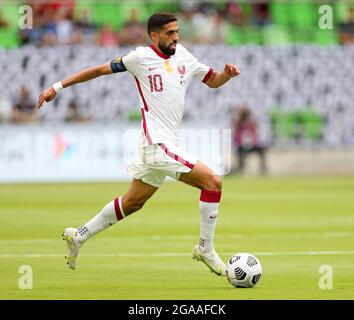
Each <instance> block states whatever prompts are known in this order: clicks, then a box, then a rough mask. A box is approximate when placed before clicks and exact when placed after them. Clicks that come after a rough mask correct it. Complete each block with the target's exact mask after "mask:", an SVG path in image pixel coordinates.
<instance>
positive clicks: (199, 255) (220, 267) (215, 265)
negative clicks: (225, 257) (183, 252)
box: [192, 245, 226, 276]
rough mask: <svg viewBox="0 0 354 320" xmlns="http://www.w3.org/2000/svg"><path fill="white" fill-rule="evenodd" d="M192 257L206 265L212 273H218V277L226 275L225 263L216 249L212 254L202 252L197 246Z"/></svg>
mask: <svg viewBox="0 0 354 320" xmlns="http://www.w3.org/2000/svg"><path fill="white" fill-rule="evenodd" d="M192 255H193V259H197V261H201V262H203V263H205V265H206V266H207V267H208V268H209V269H210V271H211V272H214V273H216V274H217V275H218V276H225V275H226V271H225V270H226V266H225V263H224V262H223V261H222V260H221V259H220V257H219V255H218V254H217V253H216V252H215V250H214V249H213V251H211V252H201V251H200V248H199V245H196V246H195V247H194V248H193V251H192Z"/></svg>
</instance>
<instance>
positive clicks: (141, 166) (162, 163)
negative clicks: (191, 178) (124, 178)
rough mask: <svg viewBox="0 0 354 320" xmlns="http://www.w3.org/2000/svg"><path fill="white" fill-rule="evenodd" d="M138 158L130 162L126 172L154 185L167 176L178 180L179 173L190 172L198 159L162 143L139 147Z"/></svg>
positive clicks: (158, 185) (162, 181)
mask: <svg viewBox="0 0 354 320" xmlns="http://www.w3.org/2000/svg"><path fill="white" fill-rule="evenodd" d="M139 157H140V159H139V160H136V161H133V162H131V163H130V164H129V165H128V167H127V170H128V173H129V174H130V175H131V176H132V177H133V178H134V179H137V180H142V181H143V182H145V183H148V184H150V185H152V186H154V187H157V188H158V187H160V186H161V185H162V184H163V183H164V181H165V179H166V177H167V176H169V177H171V178H173V179H176V180H179V177H180V175H181V173H186V172H190V171H191V170H192V169H193V167H194V165H195V164H196V163H197V161H198V159H197V158H196V157H194V156H193V155H191V154H189V153H187V152H185V151H183V150H181V149H180V148H178V147H174V146H173V147H171V146H166V145H165V144H163V143H158V144H152V145H149V146H146V147H141V148H140V149H139Z"/></svg>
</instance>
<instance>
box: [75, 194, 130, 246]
mask: <svg viewBox="0 0 354 320" xmlns="http://www.w3.org/2000/svg"><path fill="white" fill-rule="evenodd" d="M123 218H125V214H124V211H123V207H122V197H117V198H115V199H114V200H112V201H111V202H109V203H108V204H106V205H105V206H104V207H103V209H102V210H101V211H100V212H99V213H98V214H97V215H96V216H94V217H93V218H92V219H91V220H90V221H88V222H87V223H86V224H85V225H84V226H82V227H80V228H78V232H77V240H79V241H80V242H85V241H86V240H87V239H89V238H90V237H92V236H94V235H95V234H96V233H99V232H101V231H103V230H105V229H107V228H108V227H110V226H112V225H114V224H116V223H117V221H119V220H122V219H123Z"/></svg>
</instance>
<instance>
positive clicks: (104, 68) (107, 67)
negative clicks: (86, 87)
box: [37, 62, 113, 109]
mask: <svg viewBox="0 0 354 320" xmlns="http://www.w3.org/2000/svg"><path fill="white" fill-rule="evenodd" d="M111 73H113V72H112V68H111V64H110V62H107V63H104V64H102V65H99V66H96V67H91V68H88V69H85V70H83V71H79V72H77V73H74V74H73V75H71V76H70V77H68V78H66V79H65V80H62V81H60V82H57V83H55V84H54V85H53V86H51V87H49V88H48V89H46V90H44V91H43V92H42V94H41V95H40V96H39V98H38V103H37V107H38V109H40V108H41V107H42V106H43V103H44V102H49V101H52V100H53V99H54V98H55V97H56V95H57V93H58V92H59V91H60V90H61V89H63V88H67V87H70V86H72V85H74V84H77V83H81V82H86V81H89V80H92V79H95V78H97V77H99V76H103V75H106V74H111Z"/></svg>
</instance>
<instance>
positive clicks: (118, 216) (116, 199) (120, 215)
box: [114, 197, 123, 221]
mask: <svg viewBox="0 0 354 320" xmlns="http://www.w3.org/2000/svg"><path fill="white" fill-rule="evenodd" d="M114 209H115V211H116V217H117V220H118V221H119V220H122V219H123V215H122V212H121V211H120V208H119V202H118V197H117V198H115V199H114Z"/></svg>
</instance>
